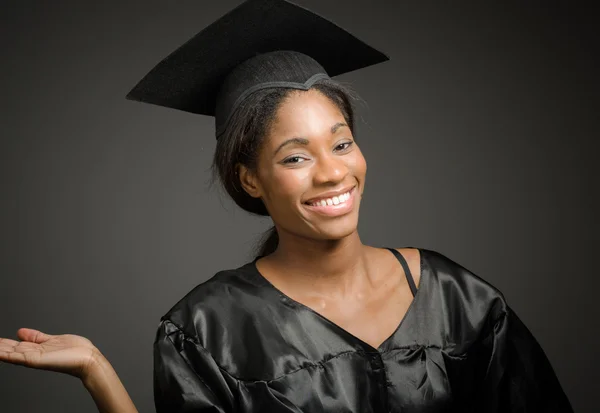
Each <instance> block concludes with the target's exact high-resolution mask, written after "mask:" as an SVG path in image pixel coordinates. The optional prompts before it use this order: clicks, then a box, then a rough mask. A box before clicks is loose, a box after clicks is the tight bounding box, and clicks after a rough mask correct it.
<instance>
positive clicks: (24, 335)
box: [17, 328, 52, 344]
mask: <svg viewBox="0 0 600 413" xmlns="http://www.w3.org/2000/svg"><path fill="white" fill-rule="evenodd" d="M17 337H18V338H19V339H20V340H23V341H29V342H32V343H38V344H39V343H43V342H44V341H48V340H49V339H51V338H52V336H51V335H49V334H46V333H42V332H41V331H39V330H35V329H33V328H20V329H19V330H18V331H17Z"/></svg>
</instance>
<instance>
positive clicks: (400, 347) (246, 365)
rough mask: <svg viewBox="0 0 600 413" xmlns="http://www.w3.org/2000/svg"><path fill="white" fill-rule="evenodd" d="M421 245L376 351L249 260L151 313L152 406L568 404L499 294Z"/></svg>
mask: <svg viewBox="0 0 600 413" xmlns="http://www.w3.org/2000/svg"><path fill="white" fill-rule="evenodd" d="M419 251H420V255H421V278H420V282H419V287H418V290H416V293H415V296H414V298H413V301H412V302H411V304H410V307H409V308H408V310H407V312H406V315H405V316H404V318H403V320H402V322H401V323H400V324H399V325H398V327H397V329H396V331H395V332H394V333H393V334H392V335H391V336H390V337H389V338H388V339H386V340H385V341H384V342H383V343H382V344H381V345H380V346H379V348H374V347H372V346H371V345H369V344H367V343H365V342H363V341H362V340H360V339H359V338H357V337H355V336H354V335H352V334H350V333H349V332H347V331H346V330H344V329H343V328H341V327H339V326H338V325H336V324H335V323H333V322H331V321H329V320H328V319H326V318H325V317H323V316H321V315H319V314H318V313H317V312H315V311H313V310H312V309H310V308H309V307H307V306H305V305H303V304H301V303H299V302H296V301H294V300H293V299H291V298H290V297H288V296H286V295H285V294H283V293H282V292H281V291H279V290H278V289H276V288H275V287H274V286H273V285H272V284H271V283H270V282H269V281H267V280H266V279H265V278H264V277H263V276H262V275H261V274H260V273H259V272H258V270H257V267H256V265H255V263H256V260H257V259H258V258H257V259H255V260H254V261H252V262H249V263H247V264H245V265H243V266H241V267H239V268H236V269H233V270H227V271H221V272H219V273H217V274H216V275H215V276H213V277H212V278H211V279H209V280H208V281H206V282H204V283H202V284H200V285H198V286H197V287H195V288H194V289H193V290H192V291H190V292H189V293H188V294H187V295H186V296H185V297H183V298H182V299H181V300H180V301H179V302H178V303H177V304H176V305H175V306H174V307H173V308H172V309H171V310H170V311H169V312H168V313H167V314H165V315H164V316H163V317H162V318H161V320H160V323H159V326H158V330H157V334H156V339H155V342H154V401H155V405H156V411H157V413H180V412H181V413H183V412H197V413H209V412H210V413H223V412H253V413H258V412H266V413H279V412H281V413H284V412H285V413H292V412H293V413H300V412H311V413H317V412H357V413H359V412H360V413H369V412H394V413H401V412H402V413H412V412H428V413H429V412H432V413H433V412H461V413H463V412H478V413H479V412H482V413H487V412H489V413H501V412H515V413H516V412H522V413H525V412H527V413H530V412H531V413H534V412H535V413H537V412H544V413H550V412H556V413H567V412H572V411H573V410H572V408H571V405H570V403H569V400H568V399H567V397H566V395H565V393H564V391H563V389H562V388H561V385H560V383H559V381H558V379H557V377H556V375H555V373H554V371H553V368H552V366H551V365H550V363H549V361H548V358H547V357H546V355H545V354H544V351H543V350H542V348H541V347H540V345H539V344H538V342H537V341H536V339H535V338H534V337H533V336H532V334H531V333H530V331H529V330H528V329H527V327H526V326H525V325H524V324H523V323H522V322H521V320H520V319H519V317H518V316H517V315H516V314H515V312H514V311H513V310H512V309H511V308H510V307H509V306H508V305H507V303H506V300H505V299H504V297H503V295H502V293H501V292H500V291H498V290H497V289H496V288H495V287H493V286H492V285H490V284H489V283H488V282H486V281H485V280H483V279H482V278H480V277H478V276H477V275H475V274H473V273H472V272H470V271H469V270H467V269H466V268H464V267H462V266H461V265H459V264H457V263H456V262H454V261H452V260H451V259H450V258H448V257H446V256H444V255H443V254H441V253H439V252H436V251H433V250H428V249H423V248H420V249H419ZM400 257H401V256H400ZM399 260H400V261H401V263H402V261H403V258H399ZM404 263H405V262H404ZM407 269H408V267H407V266H405V272H406V270H407ZM407 276H408V275H407Z"/></svg>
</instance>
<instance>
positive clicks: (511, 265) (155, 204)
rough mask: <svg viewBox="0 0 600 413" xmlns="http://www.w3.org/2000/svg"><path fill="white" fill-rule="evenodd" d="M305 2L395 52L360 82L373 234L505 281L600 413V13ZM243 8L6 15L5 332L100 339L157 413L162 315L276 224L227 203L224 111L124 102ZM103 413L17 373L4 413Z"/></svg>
mask: <svg viewBox="0 0 600 413" xmlns="http://www.w3.org/2000/svg"><path fill="white" fill-rule="evenodd" d="M298 3H299V4H301V5H304V6H307V7H309V8H311V9H313V10H315V11H317V12H319V13H321V14H323V15H325V16H327V17H329V18H331V19H333V20H334V21H335V22H336V23H338V24H340V25H341V26H342V27H345V28H347V29H349V30H350V31H352V32H353V33H354V34H356V35H357V36H359V37H361V38H363V39H364V40H365V41H366V42H367V43H369V44H371V45H373V46H375V47H378V48H380V49H382V50H383V51H385V52H386V53H388V54H389V55H390V56H391V61H389V62H387V63H384V64H381V65H378V66H374V67H371V68H368V69H365V70H362V71H357V72H354V73H349V74H346V75H344V76H341V77H340V78H339V79H340V80H342V81H344V82H348V83H350V84H351V85H352V86H353V87H354V89H355V90H356V91H357V92H358V93H359V94H360V95H361V97H362V98H363V99H364V100H365V102H366V104H363V105H361V106H360V108H359V111H360V115H361V116H360V117H361V119H360V120H359V125H358V126H359V135H358V139H359V144H360V145H361V148H362V150H363V153H364V155H365V157H366V159H367V162H368V168H369V172H368V175H367V177H368V178H367V185H366V192H365V197H364V199H363V203H362V205H361V215H362V216H361V221H360V227H359V230H360V233H361V236H362V239H363V241H364V242H365V243H368V244H372V245H377V246H392V247H401V246H417V247H422V248H428V249H434V250H437V251H439V252H441V253H443V254H445V255H447V256H448V257H450V258H452V259H453V260H455V261H457V262H459V263H460V264H462V265H463V266H465V267H467V268H468V269H470V270H471V271H473V272H475V273H476V274H478V275H480V276H481V277H483V278H484V279H486V280H488V281H489V282H491V283H492V284H493V285H495V286H497V287H498V288H500V289H501V290H502V291H503V292H504V294H505V296H506V298H507V300H508V302H509V304H510V305H511V306H512V307H513V308H514V309H515V310H516V311H517V313H518V314H519V315H520V316H521V318H522V319H523V320H524V321H525V323H526V324H527V325H528V326H529V328H530V329H531V330H532V332H533V333H534V335H535V336H536V337H537V338H538V340H539V341H540V343H541V345H542V346H543V348H544V349H545V351H546V353H547V355H548V357H549V358H550V360H551V362H552V364H553V366H554V368H555V370H556V372H557V375H558V377H559V379H560V381H561V383H562V385H563V387H564V389H565V391H566V393H567V395H568V396H569V398H570V399H571V401H572V404H573V406H574V408H575V410H576V411H578V412H581V413H583V412H590V413H591V412H596V411H598V404H597V403H596V402H595V400H596V399H597V392H598V390H600V386H599V383H600V377H599V373H598V368H599V359H600V356H599V355H598V350H599V345H598V341H599V334H598V327H599V322H598V313H599V312H598V287H599V283H598V280H597V277H598V275H599V273H598V264H597V262H598V261H597V260H598V258H597V256H596V255H595V254H598V247H599V245H598V229H599V228H598V215H597V212H598V207H599V205H598V196H597V195H598V188H599V182H598V180H597V177H592V175H594V174H597V172H598V167H597V164H596V163H595V162H597V159H598V153H597V152H595V151H594V147H595V146H596V142H595V140H596V139H598V137H599V129H600V128H599V125H598V120H597V118H598V110H599V109H600V108H599V105H598V99H599V92H600V85H599V81H598V72H599V66H598V65H596V63H595V61H594V57H595V55H596V54H597V53H598V37H594V36H595V34H594V33H595V29H594V27H593V24H594V22H595V21H596V20H594V19H595V18H594V17H592V16H591V14H589V11H587V10H574V9H573V8H572V7H570V8H569V7H567V6H566V5H565V4H567V3H569V4H571V5H572V3H570V2H566V1H565V2H564V3H565V4H563V5H562V6H560V5H557V4H554V5H553V6H548V5H546V6H545V7H544V8H540V7H533V6H531V5H529V6H523V5H521V6H517V5H516V4H517V3H519V2H514V3H510V2H496V4H495V5H492V3H491V2H488V3H487V5H485V6H482V5H481V4H480V5H478V6H476V5H474V3H475V2H473V4H467V3H466V2H441V1H440V2H435V3H434V2H425V1H416V0H415V1H410V2H404V1H401V2H391V1H386V0H369V1H356V2H354V3H352V4H350V2H348V1H341V0H340V1H319V0H303V1H298ZM540 3H547V2H540ZM238 4H239V1H236V0H221V1H218V2H214V1H199V0H195V1H178V2H166V1H144V2H141V1H136V2H131V1H130V2H127V1H125V2H116V1H113V2H88V1H58V2H50V1H27V0H20V1H17V0H14V1H9V2H6V1H5V2H3V6H2V8H3V11H2V13H1V14H0V15H1V17H0V18H1V19H2V21H1V28H0V30H1V33H0V34H1V36H0V42H1V44H2V64H1V66H0V70H1V77H0V86H1V90H0V96H1V102H2V107H1V111H0V119H1V132H0V134H1V147H0V167H1V176H2V181H1V183H2V187H1V189H2V198H1V200H0V207H1V215H0V243H1V245H0V265H1V267H0V271H1V272H0V274H1V275H0V277H1V283H0V337H11V338H15V333H16V330H17V329H18V328H20V327H31V328H37V329H41V330H42V331H45V332H47V333H50V334H63V333H73V334H80V335H83V336H85V337H88V338H89V339H91V340H92V341H93V342H94V343H95V344H96V345H97V346H98V347H99V348H100V349H101V351H102V352H103V353H104V354H105V355H106V356H107V358H108V359H109V360H110V361H111V362H112V364H113V366H114V367H115V369H116V370H117V372H118V373H119V375H120V377H121V379H122V381H123V382H124V384H125V386H126V387H127V389H128V390H129V392H130V394H131V396H132V398H133V400H134V402H135V403H136V405H137V406H138V409H139V410H140V412H152V411H154V406H153V400H152V342H153V339H154V334H155V330H156V327H157V325H158V321H159V318H160V316H161V315H162V314H164V313H165V312H166V311H167V310H168V309H169V308H170V307H171V306H172V305H173V304H175V302H176V301H177V300H179V298H181V297H182V296H183V295H184V294H185V293H187V292H188V291H189V290H190V289H191V288H193V287H194V286H195V285H197V284H198V283H200V282H202V281H204V280H206V279H207V278H209V277H211V276H212V275H213V274H214V273H215V272H217V271H218V270H220V269H224V268H232V267H236V266H239V265H241V264H243V263H245V262H246V261H247V260H249V259H251V258H252V256H251V255H250V253H251V249H252V246H253V244H254V243H255V241H256V240H257V239H258V236H259V235H260V233H261V232H262V231H263V230H265V229H266V228H267V227H268V226H269V221H268V220H267V219H258V218H254V217H251V216H249V215H248V214H246V213H244V212H242V211H241V210H238V209H237V208H236V207H235V206H234V205H233V204H232V203H231V202H230V201H229V200H228V199H227V198H226V197H225V196H221V195H219V193H218V191H217V190H209V189H208V179H209V173H208V171H209V166H210V162H211V156H212V153H213V150H214V148H215V140H214V130H213V120H212V119H211V118H204V117H201V116H195V115H191V114H188V113H183V112H178V111H175V110H169V109H165V108H160V107H157V106H151V105H146V104H140V103H137V102H131V101H126V100H125V99H124V96H125V94H126V93H127V92H128V90H129V89H130V88H131V87H132V86H133V85H134V84H135V83H136V82H137V81H138V80H139V79H140V78H141V77H142V76H143V75H144V74H145V73H146V72H147V71H148V70H149V69H150V68H151V67H152V66H153V65H154V64H155V63H157V62H158V61H159V60H160V59H161V58H163V57H164V56H166V55H167V54H168V53H169V52H171V51H172V50H173V49H174V48H175V47H177V46H179V45H180V44H182V43H183V42H184V41H186V40H187V39H188V38H189V37H191V36H192V35H194V34H195V33H196V32H197V31H199V30H200V29H201V28H202V27H204V26H205V25H207V24H209V23H211V22H212V21H213V20H215V19H216V18H218V17H219V16H221V15H222V14H224V13H226V12H227V11H228V10H230V9H231V8H233V7H234V6H236V5H238ZM94 409H95V405H94V404H93V401H92V399H91V398H90V397H89V395H88V394H87V393H86V391H85V389H84V388H83V386H82V385H81V384H80V382H79V381H78V380H77V379H75V378H72V377H69V376H66V375H61V374H58V373H50V372H45V371H35V370H30V369H25V368H22V367H18V366H13V365H8V364H0V411H2V413H18V412H66V413H68V412H83V411H93V410H94Z"/></svg>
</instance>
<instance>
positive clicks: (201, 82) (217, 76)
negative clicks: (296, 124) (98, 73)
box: [127, 0, 389, 139]
mask: <svg viewBox="0 0 600 413" xmlns="http://www.w3.org/2000/svg"><path fill="white" fill-rule="evenodd" d="M386 60H389V58H388V56H386V55H385V54H383V53H382V52H380V51H378V50H376V49H374V48H372V47H370V46H369V45H367V44H366V43H364V42H363V41H361V40H359V39H358V38H356V37H354V36H353V35H352V34H350V33H348V32H347V31H345V30H344V29H342V28H341V27H339V26H337V25H336V24H334V23H333V22H331V21H329V20H327V19H325V18H323V17H321V16H319V15H317V14H315V13H313V12H311V11H310V10H307V9H305V8H303V7H300V6H298V5H296V4H293V3H291V2H289V1H286V0H247V1H245V2H244V3H242V4H241V5H239V6H238V7H236V8H234V9H233V10H231V11H230V12H228V13H227V14H225V15H224V16H222V17H221V18H219V19H218V20H217V21H215V22H214V23H212V24H211V25H209V26H207V27H206V28H204V29H203V30H202V31H201V32H199V33H198V34H196V35H195V36H194V37H192V38H191V39H190V40H188V41H187V42H186V43H185V44H183V45H182V46H181V47H179V48H178V49H176V50H175V51H174V52H172V53H171V54H170V55H169V56H167V57H166V58H165V59H163V60H162V61H161V62H159V63H158V64H157V65H156V66H155V67H154V68H153V69H152V70H151V71H150V72H149V73H148V74H147V75H146V76H145V77H144V78H143V79H142V80H141V81H140V82H139V83H138V84H137V85H136V86H135V87H134V88H133V89H132V90H131V91H130V92H129V94H128V95H127V99H130V100H137V101H141V102H146V103H151V104H155V105H160V106H165V107H169V108H174V109H179V110H183V111H186V112H191V113H197V114H201V115H207V116H214V117H215V125H216V136H217V139H218V137H219V136H220V135H221V134H222V133H223V131H224V130H225V127H226V126H227V122H228V120H229V118H230V116H231V114H232V113H233V111H234V110H235V109H236V107H237V106H238V105H239V103H240V102H242V101H243V100H244V98H246V97H247V96H249V95H250V94H251V93H253V92H255V91H257V90H259V89H264V88H270V87H287V88H294V89H302V90H308V89H309V88H310V87H311V86H312V85H313V84H314V83H315V82H317V81H319V80H321V79H329V78H330V76H336V75H340V74H342V73H347V72H351V71H354V70H357V69H361V68H364V67H367V66H371V65H374V64H377V63H381V62H384V61H386Z"/></svg>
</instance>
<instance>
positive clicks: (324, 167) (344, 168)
mask: <svg viewBox="0 0 600 413" xmlns="http://www.w3.org/2000/svg"><path fill="white" fill-rule="evenodd" d="M346 175H348V165H346V163H345V162H344V161H343V160H342V159H341V158H340V157H339V156H335V155H325V156H322V157H320V158H319V159H318V160H317V163H316V165H315V173H314V181H315V183H319V184H323V183H327V182H340V181H343V180H344V179H345V178H346Z"/></svg>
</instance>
